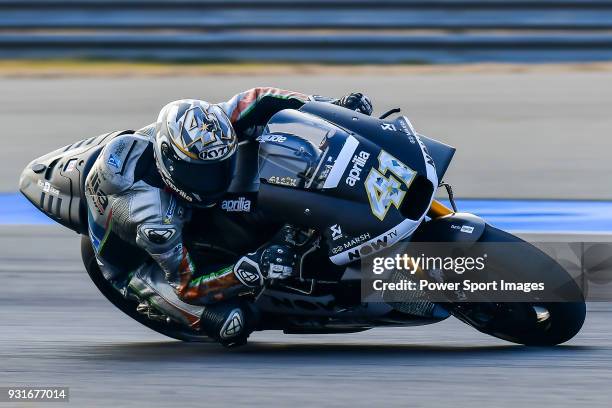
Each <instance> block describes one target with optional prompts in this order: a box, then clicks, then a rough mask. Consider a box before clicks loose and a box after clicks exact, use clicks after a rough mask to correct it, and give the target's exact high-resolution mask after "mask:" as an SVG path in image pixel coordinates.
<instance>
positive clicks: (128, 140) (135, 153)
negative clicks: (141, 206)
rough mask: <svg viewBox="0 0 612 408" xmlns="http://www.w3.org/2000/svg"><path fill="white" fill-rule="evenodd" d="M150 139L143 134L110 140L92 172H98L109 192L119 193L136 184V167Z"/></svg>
mask: <svg viewBox="0 0 612 408" xmlns="http://www.w3.org/2000/svg"><path fill="white" fill-rule="evenodd" d="M149 143H150V141H149V140H147V139H146V138H145V137H143V136H142V135H138V134H131V135H122V136H119V137H117V138H115V139H113V140H112V141H111V142H109V143H108V144H107V145H106V146H105V147H104V149H103V150H102V152H101V153H100V156H99V157H98V159H97V160H96V164H95V166H94V169H93V170H92V173H93V172H94V171H95V172H97V173H98V175H99V178H100V180H101V181H102V182H104V184H105V187H106V192H107V193H108V194H117V193H120V192H122V191H125V190H127V189H129V188H130V187H131V186H132V185H133V184H134V169H135V167H136V163H137V162H138V159H139V158H140V156H141V155H142V153H143V152H144V151H145V149H146V148H147V146H148V145H149Z"/></svg>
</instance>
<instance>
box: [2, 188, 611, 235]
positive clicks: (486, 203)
mask: <svg viewBox="0 0 612 408" xmlns="http://www.w3.org/2000/svg"><path fill="white" fill-rule="evenodd" d="M457 206H458V208H459V210H460V211H463V212H469V213H474V214H476V215H479V216H481V217H483V218H484V219H485V220H487V222H489V223H491V224H493V225H495V226H496V227H498V228H501V229H504V230H507V231H513V232H524V233H580V234H586V233H594V234H607V233H609V234H612V201H583V200H497V199H461V200H457ZM0 208H1V211H0V225H45V224H53V223H54V222H53V221H52V220H51V219H50V218H48V217H47V216H45V215H44V214H42V213H41V212H40V211H38V210H37V209H36V208H34V206H33V205H32V204H30V203H29V202H28V200H26V199H25V197H23V196H22V195H21V194H19V193H0Z"/></svg>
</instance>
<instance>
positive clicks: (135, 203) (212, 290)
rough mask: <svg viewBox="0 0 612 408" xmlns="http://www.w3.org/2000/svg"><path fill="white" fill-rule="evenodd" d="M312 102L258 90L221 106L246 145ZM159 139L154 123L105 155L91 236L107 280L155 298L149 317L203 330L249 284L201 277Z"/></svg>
mask: <svg viewBox="0 0 612 408" xmlns="http://www.w3.org/2000/svg"><path fill="white" fill-rule="evenodd" d="M309 98H310V97H309V96H307V95H304V94H301V93H298V92H290V91H284V90H281V89H276V88H254V89H251V90H248V91H245V92H242V93H240V94H238V95H235V96H234V97H233V98H231V99H230V100H229V101H227V102H224V103H221V104H219V106H220V107H221V108H222V109H223V110H224V111H225V113H227V116H228V117H229V118H230V120H231V123H232V125H233V127H234V129H235V131H236V134H237V136H238V139H239V141H244V140H253V139H255V138H256V137H257V136H259V135H260V134H261V133H262V130H263V128H264V127H265V124H266V123H267V122H268V120H269V119H270V118H271V117H272V115H273V114H275V113H276V112H278V111H280V110H283V109H297V108H299V107H301V106H302V105H303V104H304V103H305V102H306V101H307V100H309ZM154 137H155V124H152V125H149V126H146V127H144V128H142V129H140V130H138V131H136V132H135V133H133V134H125V135H122V136H119V137H117V138H115V139H114V140H112V141H111V142H110V143H109V144H108V145H107V146H105V148H104V149H103V150H102V152H101V154H100V156H99V158H98V159H97V160H96V162H95V164H94V165H93V168H92V170H91V171H90V173H89V175H88V177H87V180H86V196H87V205H88V217H89V236H90V239H91V242H92V246H93V248H94V250H95V254H96V259H97V261H98V264H99V265H100V267H101V269H102V272H103V274H104V276H105V277H106V278H107V279H108V280H109V281H111V282H112V283H113V284H114V285H115V286H116V287H117V288H118V289H120V290H123V291H124V292H125V293H126V294H127V293H128V292H131V293H133V294H135V295H136V297H137V298H138V299H139V300H142V299H143V298H146V299H148V302H146V303H147V306H148V307H149V308H148V309H147V306H143V311H144V312H148V313H151V312H152V311H153V308H154V309H158V310H160V311H162V313H163V315H166V316H169V317H171V318H172V319H174V320H177V321H180V322H182V323H184V324H186V325H189V326H191V327H192V328H195V329H197V328H199V324H200V317H201V315H202V311H203V307H202V306H201V305H203V304H207V303H210V302H215V301H219V300H223V299H225V298H227V297H230V296H232V295H234V294H236V292H240V290H243V289H244V288H246V287H247V285H245V284H244V283H243V282H241V280H240V279H239V277H238V276H237V275H236V274H235V273H234V270H233V268H232V267H227V268H223V269H221V270H218V271H215V272H212V273H209V274H207V275H203V276H197V277H196V275H195V273H196V271H195V267H194V263H193V262H192V259H191V257H190V254H189V251H188V250H187V247H186V246H185V245H184V243H183V235H182V229H183V225H184V224H185V223H186V222H187V221H188V220H189V217H190V209H189V208H188V206H186V205H184V204H183V202H182V201H181V200H180V199H177V198H176V197H175V195H174V194H173V193H170V192H169V190H168V189H167V188H165V186H164V184H163V182H162V180H161V177H160V176H159V174H158V172H157V170H156V167H155V159H154V156H153V141H154ZM211 176H212V177H214V175H211ZM152 261H154V262H152ZM156 282H157V283H156ZM159 282H168V283H170V285H171V287H170V286H169V285H167V284H164V285H160V284H159ZM128 283H129V286H128ZM172 289H174V290H172ZM150 306H153V308H151V307H150Z"/></svg>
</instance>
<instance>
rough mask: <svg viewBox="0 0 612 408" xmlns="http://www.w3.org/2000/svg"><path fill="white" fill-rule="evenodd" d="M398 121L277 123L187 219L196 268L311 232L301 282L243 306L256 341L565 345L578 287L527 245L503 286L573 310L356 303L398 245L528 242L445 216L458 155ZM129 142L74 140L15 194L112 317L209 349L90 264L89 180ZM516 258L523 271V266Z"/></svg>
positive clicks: (43, 161) (340, 118) (294, 119)
mask: <svg viewBox="0 0 612 408" xmlns="http://www.w3.org/2000/svg"><path fill="white" fill-rule="evenodd" d="M398 112H399V109H394V110H391V111H389V112H387V113H385V114H384V115H382V116H381V117H380V118H375V117H370V116H366V115H363V114H360V113H356V112H354V111H350V110H347V109H344V108H342V107H339V106H336V105H332V104H328V103H321V102H309V103H306V104H305V105H304V106H303V107H302V108H301V109H299V110H284V111H281V112H279V113H277V114H276V115H274V116H273V117H272V119H271V120H270V121H269V123H268V124H267V126H266V128H265V131H264V133H263V134H262V136H260V137H259V139H258V141H257V142H247V143H242V144H241V145H240V146H239V150H238V159H237V160H238V163H239V165H238V168H239V170H238V171H237V175H236V177H235V178H234V180H233V182H232V185H231V186H230V191H229V192H228V196H227V197H226V198H225V199H224V200H222V203H221V205H218V206H215V207H213V208H209V209H194V214H193V217H192V221H191V222H190V224H189V225H187V226H186V227H185V237H186V240H187V244H188V245H189V247H190V249H191V253H193V254H194V259H195V262H196V265H197V264H198V263H199V262H201V260H200V256H202V257H203V256H206V259H207V262H210V260H211V257H213V258H214V259H215V260H216V261H218V262H219V263H223V262H227V263H232V262H235V261H236V260H237V259H238V258H239V257H240V256H241V255H243V254H245V253H247V252H249V251H253V250H254V249H256V248H258V247H260V246H261V245H263V244H264V243H266V242H268V241H269V240H271V239H272V238H273V237H274V236H275V233H277V231H278V230H279V228H280V229H282V227H283V225H285V226H287V225H291V226H295V227H298V228H300V229H301V231H307V233H302V234H301V235H302V238H300V239H297V240H298V241H300V240H301V242H296V246H297V247H300V246H303V248H305V249H304V251H303V252H302V253H301V262H300V268H299V276H298V277H296V278H294V279H291V280H289V281H287V282H284V283H283V282H281V283H274V284H271V285H265V286H264V287H263V288H261V289H259V290H257V291H256V292H254V293H253V294H252V298H251V299H252V302H253V304H254V305H255V307H256V308H257V310H258V311H259V314H260V315H261V318H260V322H259V326H258V327H257V330H283V331H284V332H285V333H300V334H307V333H349V332H359V331H364V330H368V329H372V328H375V327H381V326H415V325H425V324H432V323H436V322H440V321H442V320H444V319H446V318H448V317H449V316H451V315H452V316H455V317H456V318H458V319H460V320H461V321H463V322H465V323H467V324H468V325H471V326H473V327H474V328H476V329H477V330H479V331H481V332H483V333H486V334H489V335H492V336H495V337H498V338H501V339H505V340H508V341H511V342H515V343H519V344H525V345H556V344H560V343H563V342H565V341H567V340H569V339H571V338H572V337H574V336H575V335H576V334H577V333H578V331H579V330H580V328H581V327H582V324H583V322H584V319H585V315H586V307H585V302H584V298H583V297H582V293H581V291H580V288H579V287H578V285H577V284H576V283H575V281H574V280H573V279H572V277H571V276H569V275H568V273H567V272H566V271H565V270H564V269H563V268H561V267H560V266H559V264H557V263H556V262H555V261H554V260H552V259H551V258H549V257H548V256H547V255H546V254H544V253H543V252H541V251H540V250H538V249H537V248H535V247H534V246H531V245H530V244H526V243H525V245H521V246H520V248H521V249H520V253H511V254H505V255H504V256H501V257H499V258H498V259H495V260H491V259H489V261H493V262H496V263H497V265H496V266H497V267H498V269H501V270H504V271H506V272H507V273H509V274H513V273H518V272H520V273H521V274H522V275H523V276H530V274H531V275H534V274H539V273H542V270H545V271H546V274H547V277H548V278H549V279H552V280H556V281H559V282H564V287H565V289H566V290H569V291H570V292H571V293H572V296H573V299H574V300H573V301H568V302H554V301H553V302H546V301H533V302H493V301H486V300H483V301H479V302H454V301H452V300H449V301H447V302H429V301H427V300H423V299H420V300H419V301H411V300H410V299H408V300H406V301H403V302H402V301H400V302H398V301H393V302H385V301H380V302H374V303H371V302H364V301H363V298H362V290H361V277H362V276H361V275H362V270H361V269H360V264H361V262H362V260H365V259H368V257H371V256H372V255H373V254H375V253H377V252H378V251H379V250H381V249H383V248H384V249H387V248H392V247H394V245H396V244H398V243H399V242H402V241H403V242H405V241H406V238H407V237H408V239H409V240H413V241H418V242H446V243H453V242H462V243H466V242H467V243H524V241H522V240H520V239H519V238H518V237H515V236H513V235H511V234H509V233H507V232H504V231H502V230H499V229H497V228H495V227H493V226H491V225H489V224H487V223H486V222H485V221H484V220H483V219H481V218H479V217H477V216H476V215H473V214H467V213H461V212H458V211H457V209H456V206H455V204H454V200H453V197H452V190H451V189H450V188H447V190H448V191H447V192H448V193H449V200H450V203H451V204H452V207H453V208H452V209H451V208H448V207H447V206H446V205H444V204H442V203H441V202H440V201H437V200H436V199H434V196H435V193H436V191H437V190H438V188H439V187H441V186H445V187H448V186H447V185H445V183H443V182H442V181H441V180H442V178H443V176H444V174H445V173H446V170H447V168H448V167H449V164H450V162H451V160H452V157H453V155H454V153H455V149H454V148H453V147H451V146H448V145H446V144H444V143H441V142H438V141H436V140H433V139H431V138H428V137H426V136H424V135H421V134H419V133H417V132H416V131H415V130H414V128H413V126H412V124H411V123H410V121H409V120H408V119H407V118H406V117H404V116H397V117H396V118H395V119H394V120H391V119H388V118H389V117H390V116H391V115H393V114H396V113H398ZM129 132H131V131H120V132H113V133H107V134H103V135H100V136H97V137H92V138H89V139H85V140H81V141H79V142H76V143H74V144H71V145H68V146H65V147H63V148H61V149H58V150H56V151H54V152H51V153H49V154H46V155H44V156H42V157H40V158H37V159H35V160H34V161H32V162H31V163H30V164H29V165H28V166H27V167H26V168H25V170H24V171H23V173H22V175H21V180H20V190H21V192H22V193H23V194H24V195H25V196H26V197H27V199H28V200H29V201H30V202H31V203H32V204H34V205H35V206H36V207H37V208H38V209H39V210H41V211H42V212H44V213H45V214H46V215H47V216H49V217H51V218H52V219H53V220H55V221H56V222H58V223H59V224H61V225H63V226H65V227H67V228H69V229H71V230H73V231H75V232H77V233H78V234H81V235H82V239H81V250H82V256H83V261H84V263H85V268H86V270H87V272H88V274H89V276H90V277H91V279H92V281H93V282H94V284H95V285H96V286H97V288H98V289H99V290H100V292H102V294H104V296H105V297H106V298H107V299H108V300H109V301H110V302H111V303H113V304H114V305H115V306H116V307H118V308H119V309H120V310H122V311H123V312H124V313H126V314H127V315H129V316H130V317H132V318H133V319H135V320H137V321H138V322H140V323H142V324H144V325H145V326H147V327H149V328H151V329H153V330H155V331H157V332H159V333H162V334H164V335H166V336H169V337H172V338H175V339H180V340H184V341H210V339H208V338H207V337H206V336H205V335H203V334H202V333H201V332H197V331H194V330H192V329H190V328H188V327H186V326H185V325H182V324H179V323H177V322H175V321H173V320H171V319H165V320H159V319H152V318H149V317H147V316H146V315H143V314H140V313H139V312H138V311H137V310H136V308H137V302H136V301H135V300H132V299H129V298H126V297H124V296H123V295H122V294H121V293H119V291H118V290H117V289H115V287H114V286H113V285H111V284H110V283H109V282H108V281H107V280H106V279H105V278H104V277H103V276H102V273H101V271H100V269H99V267H98V265H97V263H96V261H95V257H94V256H93V249H92V245H91V243H90V240H89V237H88V236H87V234H88V228H87V213H86V211H87V210H86V204H85V197H84V183H85V179H86V177H87V174H88V172H89V170H90V169H91V167H92V165H93V163H94V161H95V160H96V158H97V157H98V155H99V153H100V151H101V150H102V148H103V147H104V146H105V144H106V143H108V142H109V141H110V140H112V139H113V138H114V137H117V136H119V135H122V134H125V133H129ZM457 226H461V228H457ZM468 231H469V233H466V232H468ZM307 243H308V245H306V244H307ZM517 248H519V247H517ZM517 251H519V250H518V249H517V250H515V252H517ZM322 252H323V253H324V254H323V256H322V255H321V253H322ZM322 258H325V259H322ZM524 259H528V260H529V262H520V261H521V260H524ZM330 261H331V262H330ZM321 265H325V266H323V267H322V266H321ZM536 265H537V267H536ZM543 265H544V268H543V267H542V266H543Z"/></svg>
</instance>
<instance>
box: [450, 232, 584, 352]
mask: <svg viewBox="0 0 612 408" xmlns="http://www.w3.org/2000/svg"><path fill="white" fill-rule="evenodd" d="M479 242H484V243H489V242H492V243H495V242H500V243H513V242H516V243H523V244H522V245H516V246H513V245H502V246H500V247H503V249H500V251H499V253H498V254H493V256H491V255H492V254H490V253H489V258H488V261H487V263H488V264H490V263H491V262H493V263H495V267H496V269H498V270H503V271H505V273H508V275H507V276H510V275H512V274H516V273H519V274H520V275H521V276H526V277H531V278H534V279H535V278H538V277H541V278H545V279H546V280H548V281H551V282H555V283H557V284H558V283H563V287H564V291H565V293H566V294H569V297H568V298H570V299H572V300H574V299H579V300H580V301H570V302H533V303H519V302H516V303H510V302H509V303H495V302H489V303H487V302H483V303H454V304H452V305H451V306H450V309H451V310H450V311H451V313H452V314H453V315H454V316H455V317H457V318H459V319H460V320H462V321H464V322H466V323H468V324H469V325H471V326H473V327H474V328H476V329H477V330H479V331H481V332H483V333H486V334H489V335H491V336H495V337H498V338H500V339H503V340H507V341H511V342H513V343H518V344H524V345H528V346H554V345H557V344H561V343H565V342H566V341H568V340H570V339H571V338H573V337H574V336H575V335H576V334H577V333H578V332H579V331H580V329H581V328H582V325H583V323H584V319H585V317H586V305H585V302H584V298H583V295H582V292H581V290H580V288H579V287H578V285H577V284H576V282H575V281H574V280H573V278H572V277H571V276H570V275H569V274H568V273H567V272H566V271H565V270H564V269H563V268H562V267H561V266H560V265H559V264H557V262H555V261H554V260H553V259H551V258H550V257H549V256H548V255H546V254H545V253H543V252H542V251H540V250H539V249H537V248H536V247H534V246H532V245H528V244H525V242H524V241H523V240H521V239H520V238H518V237H515V236H513V235H511V234H509V233H507V232H504V231H502V230H499V229H497V228H494V227H491V226H490V225H487V226H486V228H485V231H484V233H483V235H482V236H481V238H480V239H479ZM513 248H514V249H513ZM513 251H515V252H516V253H512V252H513ZM525 260H528V261H525ZM542 272H544V275H546V276H545V277H542V276H535V275H536V274H539V275H541V274H542Z"/></svg>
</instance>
